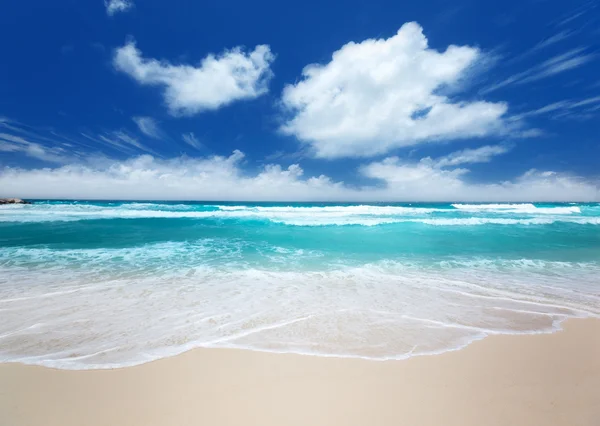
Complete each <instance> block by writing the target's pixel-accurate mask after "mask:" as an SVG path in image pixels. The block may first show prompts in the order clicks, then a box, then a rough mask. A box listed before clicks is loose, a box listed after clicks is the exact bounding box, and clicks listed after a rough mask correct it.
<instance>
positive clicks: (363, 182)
mask: <svg viewBox="0 0 600 426" xmlns="http://www.w3.org/2000/svg"><path fill="white" fill-rule="evenodd" d="M0 40H2V57H1V60H0V196H4V197H8V196H11V197H21V198H42V199H46V198H60V199H64V198H78V199H137V200H139V199H142V200H215V201H217V200H220V201H225V200H240V201H463V200H464V201H600V73H599V71H600V57H599V52H600V43H599V41H600V2H598V1H578V0H576V1H572V2H565V1H559V0H519V1H513V0H506V1H488V2H482V1H475V0H457V1H449V0H422V1H418V2H398V1H381V0H375V1H370V2H362V1H355V0H346V1H343V2H342V1H338V0H332V1H328V2H322V1H313V0H307V1H305V2H301V3H298V2H295V3H293V2H281V1H254V2H242V1H239V0H235V1H233V0H224V1H220V2H199V1H193V0H177V1H174V2H167V1H164V0H144V1H142V0H106V1H103V0H85V1H76V0H56V1H52V2H48V1H42V0H32V1H29V2H8V3H7V4H5V5H4V6H3V12H2V14H0Z"/></svg>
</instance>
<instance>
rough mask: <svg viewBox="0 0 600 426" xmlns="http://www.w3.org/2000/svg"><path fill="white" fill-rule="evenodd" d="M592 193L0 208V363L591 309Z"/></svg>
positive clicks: (595, 230)
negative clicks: (546, 197)
mask: <svg viewBox="0 0 600 426" xmlns="http://www.w3.org/2000/svg"><path fill="white" fill-rule="evenodd" d="M599 276H600V205H599V204H524V203H521V204H457V203H455V204H422V203H391V204H390V203H386V204H370V205H359V204H323V203H316V204H306V203H302V204H300V203H298V204H294V203H258V204H257V203H251V204H246V203H244V204H240V203H237V204H236V203H199V202H194V203H191V202H190V203H187V202H186V203H181V202H109V201H107V202H84V201H79V202H74V201H37V202H35V203H34V204H33V205H14V206H2V207H0V316H1V317H2V321H0V361H21V362H26V363H33V364H43V365H49V366H54V367H60V368H107V367H119V366H125V365H132V364H138V363H142V362H146V361H149V360H153V359H157V358H160V357H164V356H169V355H173V354H176V353H180V352H182V351H184V350H187V349H189V348H193V347H240V348H249V349H255V350H265V351H275V352H296V353H308V354H315V355H323V356H349V357H364V358H370V359H401V358H405V357H407V356H412V355H418V354H428V353H438V352H443V351H446V350H451V349H456V348H459V347H462V346H464V345H466V344H468V343H469V342H471V341H473V340H476V339H480V338H482V337H484V336H486V335H489V334H498V333H530V332H547V331H552V330H554V329H556V328H557V327H558V324H559V323H560V321H561V320H563V319H565V318H568V317H581V316H597V315H599V314H600V279H599V278H598V277H599Z"/></svg>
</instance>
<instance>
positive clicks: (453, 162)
mask: <svg viewBox="0 0 600 426" xmlns="http://www.w3.org/2000/svg"><path fill="white" fill-rule="evenodd" d="M508 151H510V148H509V147H508V146H505V145H486V146H482V147H480V148H475V149H464V150H462V151H456V152H453V153H452V154H449V155H447V156H445V157H441V158H438V159H437V160H431V164H433V165H435V166H436V167H450V166H458V165H459V164H473V163H489V162H490V161H491V160H492V158H493V157H495V156H496V155H501V154H505V153H507V152H508Z"/></svg>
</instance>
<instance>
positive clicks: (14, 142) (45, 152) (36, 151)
mask: <svg viewBox="0 0 600 426" xmlns="http://www.w3.org/2000/svg"><path fill="white" fill-rule="evenodd" d="M0 152H18V153H22V154H24V155H26V156H28V157H32V158H35V159H38V160H42V161H46V162H49V163H59V164H63V163H67V162H69V161H72V160H73V156H72V155H70V154H69V153H68V152H67V151H66V150H65V149H64V148H60V147H45V146H43V145H41V144H39V143H36V142H32V141H29V140H27V139H25V138H23V137H21V136H15V135H11V134H8V133H0Z"/></svg>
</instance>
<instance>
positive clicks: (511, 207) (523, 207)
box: [452, 204, 581, 214]
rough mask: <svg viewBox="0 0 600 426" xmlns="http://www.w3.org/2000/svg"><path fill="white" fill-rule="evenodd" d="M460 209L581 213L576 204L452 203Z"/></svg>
mask: <svg viewBox="0 0 600 426" xmlns="http://www.w3.org/2000/svg"><path fill="white" fill-rule="evenodd" d="M452 207H454V208H455V209H458V210H466V211H501V212H511V213H533V214H571V213H581V209H580V208H579V207H576V206H571V207H536V206H535V205H533V204H452Z"/></svg>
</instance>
